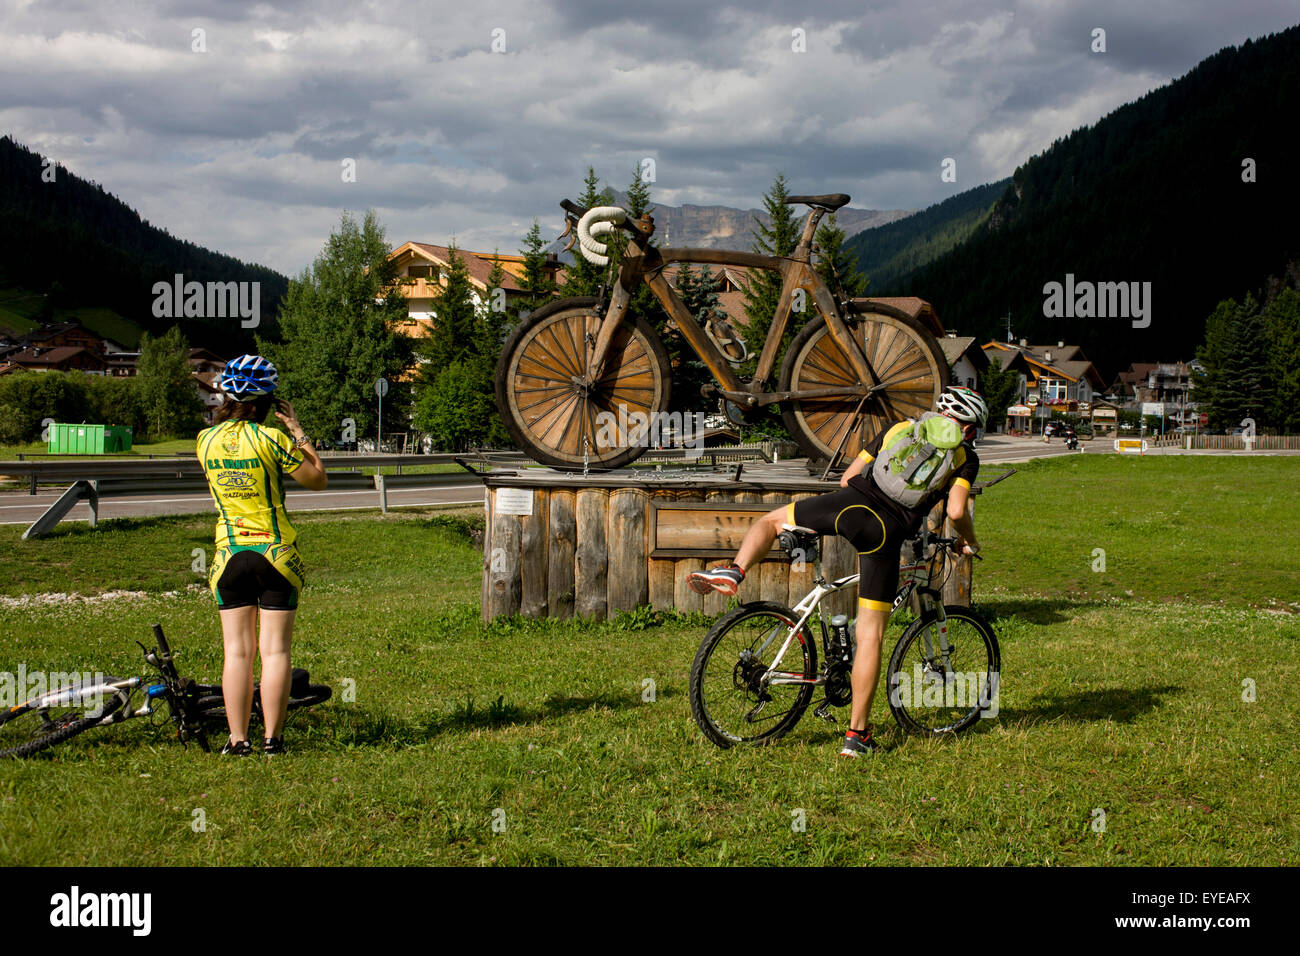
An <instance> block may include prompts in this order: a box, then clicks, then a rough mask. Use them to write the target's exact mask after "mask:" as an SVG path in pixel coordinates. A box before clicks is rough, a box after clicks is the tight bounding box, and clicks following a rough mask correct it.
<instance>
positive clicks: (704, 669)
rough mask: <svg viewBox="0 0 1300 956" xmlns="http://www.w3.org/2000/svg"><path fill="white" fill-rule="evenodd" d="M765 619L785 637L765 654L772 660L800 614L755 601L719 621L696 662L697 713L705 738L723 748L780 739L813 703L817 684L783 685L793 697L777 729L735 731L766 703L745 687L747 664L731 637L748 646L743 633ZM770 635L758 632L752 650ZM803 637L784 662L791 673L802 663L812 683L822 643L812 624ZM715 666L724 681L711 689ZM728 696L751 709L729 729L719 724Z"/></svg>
mask: <svg viewBox="0 0 1300 956" xmlns="http://www.w3.org/2000/svg"><path fill="white" fill-rule="evenodd" d="M764 617H766V618H768V619H769V620H770V621H771V623H772V626H773V627H778V626H779V627H781V636H778V637H777V638H776V640H774V641H773V642H772V644H771V646H770V647H769V648H768V649H767V651H766V652H765V654H764V657H766V658H767V659H768V660H771V658H772V657H774V656H775V655H776V652H777V651H778V650H780V648H781V644H782V642H783V641H784V633H785V632H788V631H789V629H790V628H791V627H792V626H794V624H795V623H796V622H797V621H798V620H799V616H798V615H797V614H795V613H794V611H792V610H791V609H790V608H788V607H783V606H782V605H780V604H775V603H772V602H769V601H755V602H753V603H751V604H743V605H741V606H740V607H738V608H736V609H734V610H732V611H729V612H728V613H727V614H724V615H723V616H722V617H720V618H719V619H718V620H717V621H716V622H714V625H713V627H711V628H710V629H709V632H708V634H706V635H705V636H704V640H703V641H701V642H700V647H699V650H698V651H696V654H695V660H694V662H693V663H692V664H691V680H690V698H691V713H692V715H694V717H695V722H696V723H697V724H698V725H699V727H700V730H702V731H703V732H704V736H705V737H707V738H708V739H709V740H711V741H712V742H713V743H715V744H717V745H718V746H719V747H723V748H729V747H734V746H736V745H737V744H749V745H763V744H769V743H771V742H772V741H774V740H778V739H780V738H781V737H783V736H784V735H785V734H787V733H789V731H790V730H791V729H792V728H793V727H794V726H795V724H797V723H798V722H799V719H800V718H801V717H802V716H803V713H804V711H805V710H806V709H807V707H808V703H809V701H810V700H811V699H812V695H813V689H814V685H812V684H787V685H778V692H779V693H783V694H784V695H786V696H787V697H789V698H791V699H790V702H789V707H788V709H787V710H786V711H784V712H783V713H781V712H778V713H777V714H776V715H775V716H776V720H775V722H774V723H773V724H772V725H771V726H769V727H767V728H766V729H764V730H763V731H762V732H761V733H757V734H755V735H753V736H751V737H747V736H744V735H743V734H742V733H740V732H736V733H732V732H729V728H730V727H731V725H732V724H733V723H735V724H739V725H741V727H742V728H743V723H744V720H745V718H746V717H748V716H749V715H750V714H752V713H753V710H754V709H755V708H756V707H757V706H758V705H759V703H760V699H759V697H758V696H757V695H756V694H755V693H754V692H753V691H752V690H751V689H749V685H748V684H746V686H745V687H741V686H739V683H738V682H740V681H742V680H744V676H743V673H742V672H743V667H744V666H745V665H743V664H742V661H741V657H740V651H739V649H738V647H739V645H732V644H728V642H727V641H726V638H727V636H728V635H729V634H731V635H732V636H733V640H735V639H739V641H740V643H742V644H743V643H747V640H746V639H745V638H743V637H741V636H740V634H738V633H737V632H738V631H739V629H740V628H742V627H743V626H744V625H745V624H746V622H757V621H758V620H760V619H762V618H764ZM766 633H767V631H766V630H763V631H760V632H757V634H756V638H755V640H753V641H752V642H749V643H750V646H751V647H752V646H753V644H756V643H758V640H757V636H759V635H762V634H766ZM800 634H801V637H802V640H799V641H795V642H794V643H793V644H792V645H791V646H790V650H788V651H787V652H786V656H785V657H784V658H783V659H782V670H786V669H789V670H790V671H791V672H792V673H794V672H795V667H797V666H799V663H800V659H801V663H802V667H803V676H804V677H807V678H809V679H811V678H814V677H815V676H816V674H817V643H816V641H814V640H813V635H812V631H811V630H810V629H809V627H808V624H807V622H804V625H803V627H802V628H801V631H800ZM724 645H727V646H724ZM710 664H716V665H717V669H716V670H714V671H712V673H713V674H714V676H715V677H716V678H718V679H719V680H718V681H716V682H709V686H708V687H706V677H707V676H708V675H709V673H710V671H711V668H710ZM761 666H762V668H763V670H764V671H765V670H766V669H767V665H766V664H762V665H761ZM724 693H725V694H727V695H728V696H729V698H731V699H733V701H734V705H735V706H739V707H743V708H747V709H748V711H749V713H748V714H746V715H744V716H742V717H740V718H737V719H736V720H734V721H733V720H731V719H729V718H728V719H727V727H723V726H722V724H721V723H719V720H720V719H721V714H722V710H723V707H724V699H723V695H724Z"/></svg>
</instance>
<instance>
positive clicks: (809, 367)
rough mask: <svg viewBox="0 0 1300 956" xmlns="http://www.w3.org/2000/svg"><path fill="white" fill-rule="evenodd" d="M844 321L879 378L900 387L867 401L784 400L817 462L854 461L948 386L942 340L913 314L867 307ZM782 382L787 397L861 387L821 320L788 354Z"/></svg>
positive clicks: (795, 430) (789, 420)
mask: <svg viewBox="0 0 1300 956" xmlns="http://www.w3.org/2000/svg"><path fill="white" fill-rule="evenodd" d="M845 321H846V322H847V324H848V326H849V329H850V330H851V331H853V333H854V336H855V338H856V339H857V341H858V342H859V343H860V344H863V345H864V346H865V350H866V355H867V360H868V363H869V364H870V365H871V367H872V368H873V369H874V371H875V372H876V374H877V376H878V377H879V378H880V380H881V381H882V382H892V383H893V384H892V385H891V386H890V387H889V388H886V389H884V390H883V391H881V392H878V393H876V394H875V395H873V396H872V397H871V398H869V399H867V400H866V401H865V402H862V401H861V399H858V398H854V397H852V396H848V397H842V398H821V399H804V400H793V401H789V402H782V403H781V417H782V420H783V421H784V423H785V427H786V429H787V430H788V431H789V432H790V434H791V435H792V436H793V437H794V439H795V441H796V443H798V445H799V447H800V449H802V450H803V453H804V454H805V455H807V456H808V458H809V459H810V460H811V461H825V460H827V459H829V458H830V457H831V456H832V455H834V454H835V453H836V451H837V450H838V451H839V453H840V454H841V455H842V456H843V457H842V458H841V464H847V463H849V462H851V461H852V460H853V459H854V458H855V457H856V456H857V454H858V452H860V451H861V450H862V449H863V448H864V447H866V446H867V445H868V444H870V442H871V441H872V440H873V439H874V438H875V437H876V436H877V435H878V434H880V433H881V432H883V431H885V430H886V429H888V428H889V427H890V426H892V425H894V424H896V423H898V422H900V421H902V420H903V419H906V418H917V417H919V416H920V415H921V414H922V413H924V412H928V411H930V410H931V409H932V408H933V407H934V401H935V399H937V398H938V397H939V393H940V392H942V391H943V389H944V388H945V387H947V385H948V381H949V374H948V362H947V360H946V359H945V358H944V355H943V349H942V348H941V347H940V345H939V342H938V340H937V339H935V337H934V335H933V333H931V332H930V330H929V329H927V328H926V327H925V326H924V325H922V324H921V323H920V322H918V321H917V320H916V319H913V318H912V317H911V316H910V315H908V314H907V313H905V312H903V311H901V310H899V309H895V308H893V307H892V306H887V305H884V304H878V303H869V302H864V303H861V304H860V305H858V306H857V307H856V308H855V311H854V312H853V313H851V314H850V315H849V316H846V317H845ZM778 381H779V386H778V387H779V388H780V390H781V391H796V390H801V389H811V388H820V387H827V386H834V387H841V386H855V385H857V384H858V378H857V374H856V373H855V372H854V371H853V366H852V364H851V363H850V362H849V359H848V356H847V355H845V354H844V353H843V351H842V350H841V349H840V347H839V344H838V343H837V342H836V341H835V339H834V337H833V336H831V334H830V329H829V327H828V326H827V325H826V320H825V319H823V318H822V317H821V316H817V317H815V318H814V319H813V320H812V321H810V322H809V323H808V324H807V325H806V326H804V328H803V329H802V330H801V331H800V332H799V334H798V335H796V336H795V338H794V341H793V342H791V343H790V346H789V348H787V349H786V352H785V358H784V360H783V361H782V363H781V375H780V378H779V380H778ZM859 403H861V408H860V409H859V407H858V406H859Z"/></svg>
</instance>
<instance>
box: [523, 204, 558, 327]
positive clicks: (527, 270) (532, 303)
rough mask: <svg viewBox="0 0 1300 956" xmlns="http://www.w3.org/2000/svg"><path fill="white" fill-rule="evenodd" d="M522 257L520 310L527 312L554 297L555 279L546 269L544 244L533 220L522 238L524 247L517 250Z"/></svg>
mask: <svg viewBox="0 0 1300 956" xmlns="http://www.w3.org/2000/svg"><path fill="white" fill-rule="evenodd" d="M519 251H520V253H521V254H522V255H523V257H524V280H523V282H522V283H521V285H522V286H523V287H524V292H525V296H526V297H525V298H524V300H523V302H522V304H521V308H522V309H525V310H527V311H530V312H532V311H536V310H537V309H540V308H541V307H542V306H543V305H544V304H545V303H546V302H547V301H549V300H550V299H551V298H552V297H553V296H554V295H555V279H554V278H552V277H551V274H550V273H549V272H548V271H547V269H546V243H544V242H543V241H542V231H541V227H539V226H538V224H537V220H536V219H534V220H533V225H532V228H531V229H529V230H528V234H527V235H526V236H524V247H523V248H522V249H520V250H519Z"/></svg>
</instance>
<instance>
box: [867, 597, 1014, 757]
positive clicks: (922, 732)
mask: <svg viewBox="0 0 1300 956" xmlns="http://www.w3.org/2000/svg"><path fill="white" fill-rule="evenodd" d="M944 613H945V614H946V615H947V617H948V620H949V621H950V622H953V621H956V622H960V623H964V624H967V625H969V629H967V630H966V631H965V633H964V634H963V633H960V632H959V633H958V634H954V635H951V636H950V640H952V641H953V646H954V650H955V652H956V654H957V655H962V656H961V657H960V658H957V659H955V660H954V670H958V669H959V668H960V666H961V665H962V664H964V663H972V662H974V663H977V664H979V665H981V666H984V667H986V668H987V670H986V676H985V678H984V680H983V682H982V686H981V687H980V688H979V691H978V695H979V696H978V697H977V700H976V703H975V706H974V707H971V708H969V709H968V710H967V712H966V713H965V715H964V716H962V717H960V718H959V719H956V720H953V721H943V720H940V721H939V723H940V726H937V727H935V726H930V725H929V724H926V723H923V722H922V721H920V720H919V719H917V718H918V717H919V716H920V715H921V714H922V713H923V712H924V710H925V707H926V705H925V704H924V698H922V701H923V702H922V704H921V705H920V706H917V705H916V703H915V697H916V696H917V695H918V694H923V693H924V690H923V689H922V688H918V687H915V686H912V685H913V684H915V683H916V681H915V674H914V672H913V673H910V674H909V673H906V672H905V670H904V669H905V668H906V667H907V664H906V660H907V658H908V652H909V650H910V649H911V647H912V645H913V644H915V643H917V642H918V641H919V639H920V635H921V632H922V631H924V630H927V629H930V628H934V626H935V624H936V620H935V619H934V618H933V617H921V618H918V619H917V620H915V621H913V622H912V624H911V625H910V626H909V627H908V628H907V630H905V631H904V632H903V636H902V637H900V638H899V639H898V643H897V644H896V645H894V651H893V653H892V654H891V655H890V657H889V668H888V670H887V671H886V676H885V690H886V698H887V700H888V701H889V710H890V712H891V713H892V714H893V715H894V720H896V721H897V722H898V726H899V727H901V728H902V729H903V730H904V731H905V732H907V733H909V734H914V735H916V736H923V737H942V736H946V735H950V734H959V733H961V732H962V731H963V730H966V729H968V728H969V727H971V726H972V725H973V724H974V723H975V722H976V721H977V720H979V719H980V716H981V715H982V714H983V713H984V712H985V711H986V710H987V709H988V705H987V704H984V705H981V701H983V700H985V699H986V695H990V694H991V695H992V699H993V700H996V695H997V694H998V693H999V691H998V684H999V682H1000V679H1001V671H1002V652H1001V650H1000V649H999V647H998V639H997V635H996V634H994V632H993V628H992V627H991V626H989V623H988V622H987V621H986V620H984V618H983V617H981V616H980V615H979V614H978V613H977V612H975V611H972V610H971V609H970V608H968V607H962V606H960V605H956V604H948V605H945V606H944ZM950 630H951V628H950ZM934 633H935V635H937V629H936V630H935V632H934ZM976 638H978V639H979V641H980V642H981V644H982V656H981V651H980V650H979V649H977V650H976V651H975V653H974V654H973V655H972V654H971V653H968V652H967V648H964V647H962V646H961V645H962V644H969V643H970V642H971V641H972V640H974V639H976ZM936 641H937V637H936ZM936 646H937V643H936ZM917 663H919V661H918V662H917ZM896 674H898V675H899V677H895V675H896ZM989 675H996V676H993V677H992V678H991V680H992V683H990V677H989ZM904 681H906V682H907V685H908V692H907V694H906V695H904V694H903V693H901V685H902V684H903V682H904ZM896 688H897V689H900V690H897V691H896ZM969 689H970V684H969V683H964V684H962V686H961V688H956V687H954V691H953V699H954V701H955V700H956V694H957V693H958V692H959V691H960V692H961V693H963V694H964V695H965V696H969ZM946 692H947V685H945V693H946ZM904 696H906V698H907V699H906V700H904V699H903V698H904ZM963 699H964V697H963ZM945 700H946V698H945ZM990 702H991V701H990ZM943 709H944V710H953V711H957V710H960V709H962V708H961V707H956V706H955V707H948V706H947V705H946V703H945V706H944V707H943ZM914 713H915V714H916V715H917V716H913V714H914Z"/></svg>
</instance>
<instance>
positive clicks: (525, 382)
mask: <svg viewBox="0 0 1300 956" xmlns="http://www.w3.org/2000/svg"><path fill="white" fill-rule="evenodd" d="M595 306H596V299H595V298H594V297H575V298H570V299H558V300H556V301H554V302H551V303H549V304H547V305H546V306H544V307H543V308H541V309H539V310H537V311H536V312H534V313H533V314H532V315H530V316H529V317H528V318H527V319H525V320H524V321H523V322H521V323H520V324H519V327H518V328H516V329H515V331H514V332H512V333H511V335H510V337H509V338H508V339H507V340H506V344H505V346H504V347H503V348H502V349H501V359H500V361H499V362H498V364H497V376H496V401H497V410H498V412H499V413H500V415H501V420H502V423H503V424H504V425H505V427H506V431H507V432H509V433H510V437H511V438H513V439H514V440H515V442H516V443H517V444H518V445H519V447H520V448H522V449H523V450H524V451H525V452H527V453H528V454H529V455H530V456H531V457H532V458H533V459H535V460H536V461H538V462H540V463H542V464H544V465H550V466H551V467H553V468H558V469H560V470H563V471H576V470H579V469H583V468H585V467H587V466H590V467H591V468H595V469H597V470H601V471H606V470H610V469H613V468H621V467H623V466H624V465H627V464H629V463H630V462H633V461H635V460H636V459H637V458H640V457H641V455H643V454H644V453H645V451H646V449H647V448H648V447H649V441H648V437H649V436H648V435H645V436H636V435H634V437H635V439H636V440H635V441H633V442H632V443H631V444H628V445H606V446H601V445H600V444H599V438H600V437H601V436H602V435H604V436H605V437H609V435H610V432H609V430H608V427H607V424H606V423H610V424H613V425H615V426H616V428H623V427H628V426H631V427H630V428H629V431H634V432H639V431H640V428H641V426H640V424H639V421H638V420H637V419H634V418H633V415H634V414H637V415H639V414H645V415H647V416H653V415H656V414H657V413H660V412H664V411H666V410H667V409H668V400H669V397H670V395H671V392H672V367H671V365H670V363H669V360H668V353H667V351H665V349H664V346H663V343H662V342H661V341H660V340H659V336H658V335H657V334H656V333H655V331H654V329H653V328H652V327H651V325H650V323H649V322H647V321H646V320H645V319H644V318H642V317H640V316H634V317H629V318H626V319H624V321H623V324H622V326H621V327H620V328H619V330H618V331H617V332H616V333H615V336H614V340H613V343H612V345H611V348H610V351H609V358H608V362H607V365H606V368H605V372H604V375H603V376H602V378H601V379H600V381H599V382H598V383H597V387H596V388H594V389H593V390H591V391H589V392H584V391H583V390H582V388H581V387H580V386H579V385H578V384H577V383H575V382H574V381H573V379H574V378H575V377H577V376H578V375H580V374H581V373H582V372H583V371H584V370H585V368H586V362H587V358H588V356H589V355H590V353H591V351H592V349H593V347H594V345H595V339H596V336H597V335H599V332H600V325H601V323H602V322H603V321H604V316H603V315H598V314H597V313H596V311H595ZM600 415H609V416H612V417H610V418H606V419H604V421H603V422H602V421H598V419H597V416H600ZM650 421H651V419H650V418H649V417H647V424H648V423H649V422H650ZM614 437H615V438H620V434H619V433H618V432H617V431H615V432H614ZM623 437H624V438H625V437H626V436H623ZM584 453H585V459H584Z"/></svg>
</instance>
